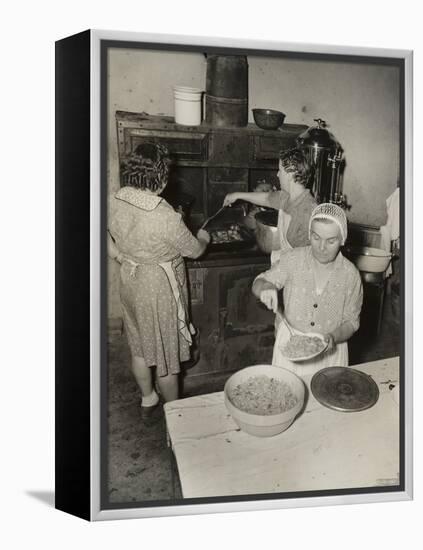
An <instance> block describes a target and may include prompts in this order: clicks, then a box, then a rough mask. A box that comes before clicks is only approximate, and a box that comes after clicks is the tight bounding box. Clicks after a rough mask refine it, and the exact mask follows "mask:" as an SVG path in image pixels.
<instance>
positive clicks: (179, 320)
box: [108, 143, 210, 417]
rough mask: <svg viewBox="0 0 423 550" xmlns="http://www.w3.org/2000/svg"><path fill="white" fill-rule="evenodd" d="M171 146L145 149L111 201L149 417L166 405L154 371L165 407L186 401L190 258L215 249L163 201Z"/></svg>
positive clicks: (126, 315)
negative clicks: (182, 387) (181, 397)
mask: <svg viewBox="0 0 423 550" xmlns="http://www.w3.org/2000/svg"><path fill="white" fill-rule="evenodd" d="M169 164H170V159H169V155H168V151H167V149H166V148H165V147H163V146H161V145H158V144H155V143H145V144H143V145H140V146H139V147H138V148H137V149H136V151H135V152H134V153H133V154H132V155H131V156H130V157H129V158H127V159H125V160H124V161H123V162H122V164H121V175H122V183H123V187H121V188H120V189H119V191H118V192H117V193H115V194H114V195H113V196H111V197H110V200H109V219H108V231H109V241H108V249H109V256H110V257H111V258H113V259H115V260H117V261H118V262H119V263H120V264H121V268H120V297H121V303H122V312H123V320H124V327H125V332H126V335H127V338H128V343H129V347H130V350H131V354H132V370H133V373H134V376H135V379H136V381H137V383H138V385H139V387H140V389H141V393H142V402H141V410H142V413H143V416H144V417H148V416H149V415H150V414H151V412H152V411H153V409H154V407H156V405H157V404H158V401H159V398H158V395H157V394H156V391H155V387H154V377H153V372H152V369H153V368H154V369H155V374H156V379H157V383H158V387H159V389H160V393H161V394H162V397H163V399H164V400H165V401H172V400H174V399H177V398H178V385H179V384H178V373H179V372H180V362H183V361H187V360H188V359H189V358H190V345H191V343H192V334H193V333H194V332H195V331H194V329H193V327H192V325H191V323H190V321H189V316H188V307H187V305H188V304H187V300H188V292H187V280H186V271H185V264H184V260H183V257H184V256H185V257H189V258H198V257H199V256H201V254H203V252H204V251H205V249H206V247H207V244H208V243H209V242H210V236H209V234H208V233H207V232H206V231H204V230H200V231H199V232H198V233H197V238H196V237H194V236H193V235H192V234H191V232H190V231H189V230H188V228H187V227H186V225H185V224H184V222H183V220H182V217H181V214H179V213H177V212H175V210H174V209H173V208H172V207H171V206H170V205H169V204H168V203H167V202H166V201H165V200H164V199H163V198H162V197H161V196H160V193H161V192H162V191H163V190H164V188H165V187H166V185H167V183H168V177H169Z"/></svg>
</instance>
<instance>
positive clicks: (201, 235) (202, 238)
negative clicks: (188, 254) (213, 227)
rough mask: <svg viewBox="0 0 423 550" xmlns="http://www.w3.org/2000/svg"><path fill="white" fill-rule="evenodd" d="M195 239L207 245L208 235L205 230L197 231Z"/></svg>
mask: <svg viewBox="0 0 423 550" xmlns="http://www.w3.org/2000/svg"><path fill="white" fill-rule="evenodd" d="M197 239H198V240H199V241H204V242H205V243H207V244H209V242H210V234H209V233H208V232H207V231H206V230H205V229H199V230H198V233H197Z"/></svg>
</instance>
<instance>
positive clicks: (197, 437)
mask: <svg viewBox="0 0 423 550" xmlns="http://www.w3.org/2000/svg"><path fill="white" fill-rule="evenodd" d="M353 368H356V369H358V370H361V371H363V372H365V373H367V374H369V375H371V376H372V377H373V379H374V380H375V382H376V383H377V384H378V387H379V391H380V396H379V400H378V402H377V403H376V404H375V405H374V406H373V407H372V408H370V409H367V410H365V411H361V412H353V413H351V412H349V413H344V412H338V411H334V410H331V409H328V408H326V407H324V406H322V405H321V404H320V403H318V402H317V401H316V400H315V398H314V397H313V395H312V394H311V392H310V391H309V399H308V403H307V406H306V409H305V412H304V413H303V414H302V415H301V416H300V417H299V418H297V419H296V421H295V422H294V424H292V425H291V427H290V428H289V429H288V430H287V431H285V432H283V433H282V434H279V435H277V436H275V437H270V438H257V437H253V436H251V435H248V434H246V433H244V432H242V431H240V430H239V429H238V427H237V426H236V424H235V423H234V421H233V420H232V417H231V416H230V415H229V413H228V412H227V410H226V407H225V404H224V401H223V392H218V393H211V394H207V395H202V396H196V397H191V398H187V399H179V400H177V401H173V402H171V403H167V404H166V405H165V416H166V423H167V430H168V438H169V444H170V445H171V447H172V449H173V452H174V454H175V457H176V462H177V465H178V471H179V477H180V481H181V487H182V494H183V496H184V497H185V498H194V497H212V496H228V495H246V494H250V495H251V494H263V493H285V492H291V491H312V490H319V491H322V490H327V489H344V488H359V487H374V486H387V485H398V483H399V480H398V476H399V470H400V467H399V406H398V404H397V402H396V401H395V399H394V394H393V391H391V390H390V389H389V382H392V384H395V385H398V384H399V359H398V358H397V357H395V358H391V359H385V360H381V361H375V362H373V363H366V364H362V365H356V366H354V367H353ZM310 378H311V377H304V382H305V383H306V385H307V386H308V387H309V383H310Z"/></svg>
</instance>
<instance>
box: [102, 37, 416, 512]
mask: <svg viewBox="0 0 423 550" xmlns="http://www.w3.org/2000/svg"><path fill="white" fill-rule="evenodd" d="M101 86H102V89H101V93H102V101H103V104H102V108H101V109H102V110H101V113H102V149H103V154H102V159H103V160H102V162H103V165H102V167H101V168H102V174H103V176H104V181H102V193H103V203H104V204H105V205H106V208H105V212H104V223H103V230H104V231H103V235H102V238H103V239H104V241H105V242H106V241H107V246H104V252H105V256H106V248H107V258H106V257H105V258H104V266H105V269H106V273H107V276H106V288H105V289H104V292H103V296H105V298H106V302H107V307H106V309H105V311H106V314H105V319H103V323H104V326H105V329H104V332H105V334H106V338H105V342H104V350H103V352H104V353H103V358H104V360H103V364H102V377H103V380H102V382H103V384H102V411H101V419H102V434H103V438H102V442H101V450H102V455H101V456H102V466H103V468H102V479H101V505H102V507H103V508H104V509H119V508H128V507H131V506H132V507H135V506H136V507H149V506H159V505H161V506H163V505H164V506H171V505H181V506H183V505H184V504H193V503H194V504H195V503H207V502H211V503H213V502H240V501H245V500H248V499H251V500H254V501H260V500H262V501H268V500H271V499H292V498H297V497H313V496H327V495H334V496H336V495H351V494H369V493H371V494H387V493H391V494H392V498H393V499H394V498H395V494H394V493H396V492H399V491H403V490H404V475H405V474H404V439H403V430H404V413H403V411H404V403H403V397H404V388H403V386H402V380H403V377H404V368H405V354H406V351H405V350H404V334H403V329H404V324H403V319H404V310H403V307H402V303H403V302H402V298H403V293H404V288H403V286H404V285H403V283H404V281H403V277H404V246H405V244H404V238H403V231H404V216H403V209H404V203H403V201H404V196H405V195H404V192H405V189H404V187H405V184H406V181H405V168H404V166H405V159H404V61H403V59H399V58H395V57H389V56H386V57H384V56H383V55H381V54H379V53H378V52H377V51H375V54H374V56H372V55H367V56H364V55H363V56H359V55H345V54H344V55H336V54H330V55H329V54H327V53H324V54H323V53H320V54H319V53H306V52H302V53H301V52H293V51H284V50H283V48H281V49H280V50H278V51H276V50H275V51H272V50H268V51H266V50H258V49H253V48H252V49H248V48H245V49H243V48H229V47H225V48H218V47H216V46H214V47H211V46H208V47H203V48H202V47H200V46H189V45H186V46H182V45H173V46H170V45H166V44H145V43H139V44H137V43H136V42H133V43H128V42H120V41H107V42H104V43H103V45H102V64H101Z"/></svg>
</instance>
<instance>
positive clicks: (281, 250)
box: [270, 210, 292, 334]
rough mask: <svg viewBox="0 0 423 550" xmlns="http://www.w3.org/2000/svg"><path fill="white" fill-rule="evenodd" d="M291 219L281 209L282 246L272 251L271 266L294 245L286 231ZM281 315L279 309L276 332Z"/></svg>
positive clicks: (280, 234) (279, 222) (280, 241)
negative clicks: (287, 237)
mask: <svg viewBox="0 0 423 550" xmlns="http://www.w3.org/2000/svg"><path fill="white" fill-rule="evenodd" d="M290 221H291V216H290V215H289V214H287V213H286V212H283V211H282V210H279V214H278V234H279V243H280V248H279V250H272V253H271V255H270V264H271V267H273V266H274V265H275V264H277V263H278V262H279V260H280V259H281V256H283V254H284V253H285V252H288V250H292V246H291V245H290V244H289V242H288V241H287V240H286V233H287V231H288V227H289V223H290ZM281 316H282V313H281V310H280V309H278V311H277V312H276V316H275V334H277V331H278V328H279V325H280V324H281V320H282V319H281Z"/></svg>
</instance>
